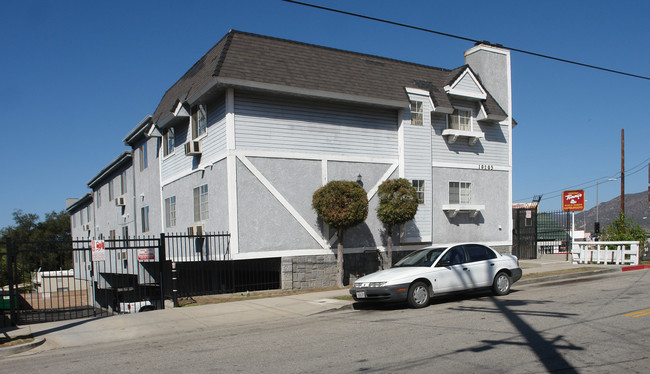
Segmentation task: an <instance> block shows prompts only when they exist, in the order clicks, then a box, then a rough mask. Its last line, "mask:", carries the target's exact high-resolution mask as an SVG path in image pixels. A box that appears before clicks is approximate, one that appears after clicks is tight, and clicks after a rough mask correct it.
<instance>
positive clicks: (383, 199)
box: [377, 178, 419, 268]
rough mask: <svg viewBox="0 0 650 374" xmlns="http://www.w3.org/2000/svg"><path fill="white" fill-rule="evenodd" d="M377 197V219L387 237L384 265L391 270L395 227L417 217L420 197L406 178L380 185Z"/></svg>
mask: <svg viewBox="0 0 650 374" xmlns="http://www.w3.org/2000/svg"><path fill="white" fill-rule="evenodd" d="M377 195H378V196H379V206H378V207H377V218H379V220H380V221H381V222H382V223H383V224H384V226H385V227H386V236H387V238H386V247H387V250H386V252H387V254H386V256H384V263H385V264H386V266H388V267H389V268H390V267H391V266H392V265H393V226H395V225H402V224H404V223H406V222H408V221H410V220H412V219H413V218H414V217H415V214H416V213H417V212H418V204H419V202H418V195H417V192H416V191H415V188H414V187H413V185H412V184H411V182H409V181H408V180H406V179H404V178H399V179H389V180H387V181H384V182H383V183H382V184H381V185H379V189H378V191H377Z"/></svg>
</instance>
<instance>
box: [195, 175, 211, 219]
mask: <svg viewBox="0 0 650 374" xmlns="http://www.w3.org/2000/svg"><path fill="white" fill-rule="evenodd" d="M193 192H194V222H200V221H204V220H206V219H208V218H209V213H208V185H207V184H204V185H203V186H200V187H196V188H195V189H194V191H193Z"/></svg>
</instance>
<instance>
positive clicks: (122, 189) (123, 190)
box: [120, 170, 128, 195]
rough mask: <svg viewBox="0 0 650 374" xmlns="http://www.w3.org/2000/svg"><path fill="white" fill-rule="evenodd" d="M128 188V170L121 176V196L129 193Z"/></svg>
mask: <svg viewBox="0 0 650 374" xmlns="http://www.w3.org/2000/svg"><path fill="white" fill-rule="evenodd" d="M126 187H127V186H126V170H124V171H123V172H122V173H121V174H120V192H121V195H124V194H126V193H127V192H128V191H127V188H126Z"/></svg>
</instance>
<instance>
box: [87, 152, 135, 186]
mask: <svg viewBox="0 0 650 374" xmlns="http://www.w3.org/2000/svg"><path fill="white" fill-rule="evenodd" d="M131 157H132V155H131V151H124V152H122V153H121V154H120V155H119V156H117V158H116V159H115V160H113V161H111V163H110V164H108V165H106V167H104V168H103V169H102V170H101V171H100V172H99V173H98V174H97V175H95V176H94V177H93V178H92V179H91V180H90V181H89V182H88V184H87V185H88V188H94V187H95V186H96V185H97V184H98V183H99V182H101V181H102V180H103V179H104V178H106V177H107V176H108V175H109V174H111V173H112V172H114V171H115V170H116V169H117V168H120V167H122V166H124V165H126V164H127V163H128V162H129V161H131Z"/></svg>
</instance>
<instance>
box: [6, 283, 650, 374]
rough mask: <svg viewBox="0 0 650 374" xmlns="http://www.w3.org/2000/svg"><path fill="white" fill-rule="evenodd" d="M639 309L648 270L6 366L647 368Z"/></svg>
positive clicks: (31, 358)
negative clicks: (494, 294) (422, 306)
mask: <svg viewBox="0 0 650 374" xmlns="http://www.w3.org/2000/svg"><path fill="white" fill-rule="evenodd" d="M641 311H647V312H650V272H648V271H633V272H628V273H620V274H616V275H605V276H602V277H592V278H590V279H589V280H586V281H582V280H571V281H562V282H556V283H547V284H531V285H524V286H517V285H516V284H515V287H513V292H512V293H511V294H510V295H508V296H505V297H499V298H495V297H492V296H490V295H489V294H485V293H482V294H475V295H471V296H463V297H447V298H443V299H438V300H436V301H435V302H434V303H433V304H432V305H431V306H429V307H427V308H424V309H420V310H413V309H407V308H405V307H401V306H385V307H364V308H363V309H362V310H341V311H336V312H329V313H323V314H319V315H313V316H309V317H298V318H285V319H282V320H275V321H272V322H268V323H265V324H259V323H249V324H245V323H241V324H233V325H231V326H228V327H226V328H221V329H219V330H205V329H194V330H193V331H184V332H181V333H178V334H175V335H173V336H169V337H166V338H152V339H139V340H132V341H129V342H127V343H123V344H122V343H110V344H101V345H96V346H85V347H76V348H65V349H57V350H52V351H44V352H39V353H37V354H27V355H21V356H14V357H10V358H7V359H5V360H2V361H0V372H7V373H18V372H25V373H35V372H40V373H43V372H56V373H59V372H66V373H103V372H111V373H115V372H162V373H178V372H188V373H190V372H191V373H195V372H205V373H208V372H210V373H222V372H223V373H225V372H244V373H326V372H336V373H351V372H382V373H396V372H422V373H425V372H426V373H460V372H462V373H495V372H509V373H544V372H561V373H572V372H578V373H604V372H620V373H635V372H636V373H647V372H648V368H650V352H649V350H650V314H648V315H644V313H636V314H634V313H635V312H641ZM630 313H633V314H630Z"/></svg>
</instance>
